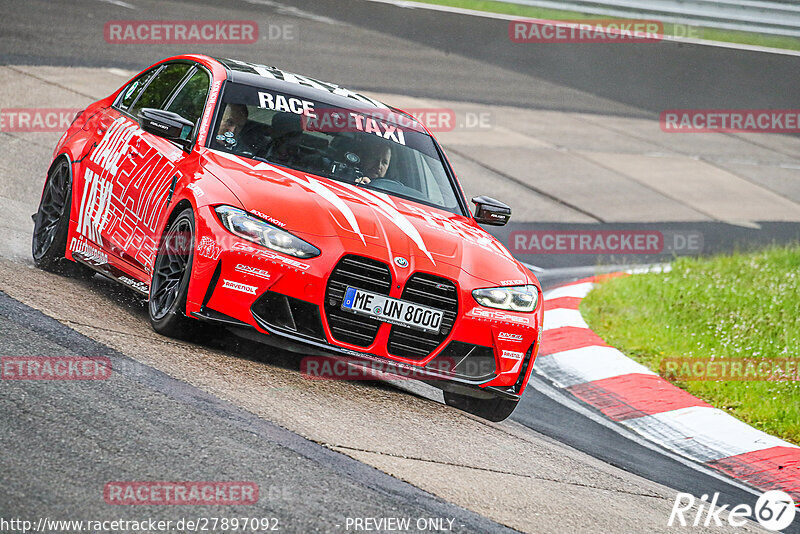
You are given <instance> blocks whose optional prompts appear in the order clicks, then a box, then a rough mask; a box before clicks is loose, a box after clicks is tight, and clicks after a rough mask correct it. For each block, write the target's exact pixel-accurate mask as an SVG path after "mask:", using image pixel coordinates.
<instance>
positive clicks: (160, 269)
mask: <svg viewBox="0 0 800 534" xmlns="http://www.w3.org/2000/svg"><path fill="white" fill-rule="evenodd" d="M194 228H195V226H194V214H193V213H192V210H191V209H190V208H187V209H185V210H183V211H182V212H180V213H179V214H178V216H177V217H175V219H174V220H173V221H172V222H171V223H170V224H169V226H168V227H167V230H166V231H165V232H164V235H163V236H162V238H161V243H160V245H159V247H158V253H157V254H156V260H155V263H154V265H153V279H152V281H151V282H150V298H149V301H148V306H147V308H148V312H149V315H150V324H151V325H152V326H153V329H154V330H155V331H156V332H158V333H159V334H162V335H165V336H169V337H174V338H179V339H188V338H191V337H194V335H195V333H196V332H197V328H198V325H199V321H196V320H193V319H189V318H187V317H186V295H187V293H188V290H189V278H191V274H192V259H193V252H194Z"/></svg>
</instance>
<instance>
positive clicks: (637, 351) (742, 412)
mask: <svg viewBox="0 0 800 534" xmlns="http://www.w3.org/2000/svg"><path fill="white" fill-rule="evenodd" d="M581 312H582V313H583V315H584V317H585V319H586V321H587V323H588V324H589V326H590V327H591V328H592V329H593V330H594V331H595V332H597V333H598V334H599V335H600V336H601V337H602V338H603V339H604V340H605V341H606V342H607V343H609V344H610V345H612V346H614V347H617V348H618V349H619V350H621V351H622V352H624V353H625V354H627V355H628V356H630V357H631V358H633V359H634V360H636V361H638V362H640V363H642V364H643V365H645V366H647V367H649V368H650V369H652V370H654V371H655V372H659V368H660V363H661V360H662V359H664V358H670V357H678V358H687V357H688V358H714V360H715V361H731V360H735V359H741V358H771V359H794V360H797V359H799V358H800V246H797V245H795V246H787V247H779V246H773V247H771V248H768V249H766V250H763V251H760V252H756V253H734V254H732V255H730V256H717V257H711V258H688V257H686V258H679V259H677V260H675V261H674V262H673V264H672V271H670V272H669V273H664V274H655V273H651V274H641V275H634V276H627V277H622V278H613V279H610V280H608V281H606V282H603V283H602V284H600V285H599V286H597V287H596V288H595V289H594V290H592V291H591V292H590V293H589V295H588V296H587V297H586V298H585V299H584V300H583V301H582V302H581ZM674 383H675V385H676V386H678V387H681V388H683V389H685V390H686V391H689V392H690V393H692V394H694V395H696V396H698V397H700V398H701V399H704V400H706V401H707V402H709V403H710V404H711V405H713V406H715V407H717V408H720V409H723V410H727V411H728V412H730V413H731V414H732V415H734V416H736V417H738V418H740V419H742V420H743V421H746V422H747V423H749V424H751V425H753V426H755V427H756V428H759V429H761V430H763V431H765V432H768V433H770V434H773V435H775V436H778V437H781V438H783V439H785V440H787V441H791V442H793V443H796V444H800V382H797V381H794V382H789V381H783V382H767V381H721V380H720V381H683V382H674Z"/></svg>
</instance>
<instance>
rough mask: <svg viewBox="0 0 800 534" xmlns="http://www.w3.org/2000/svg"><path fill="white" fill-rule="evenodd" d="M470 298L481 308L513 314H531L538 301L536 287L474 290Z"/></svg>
mask: <svg viewBox="0 0 800 534" xmlns="http://www.w3.org/2000/svg"><path fill="white" fill-rule="evenodd" d="M472 296H473V297H474V298H475V300H476V301H478V304H480V305H481V306H486V307H487V308H498V309H500V310H508V311H515V312H532V311H533V310H534V309H535V308H536V302H537V301H538V300H539V291H538V290H537V289H536V286H530V285H529V286H513V287H492V288H488V289H476V290H475V291H473V292H472Z"/></svg>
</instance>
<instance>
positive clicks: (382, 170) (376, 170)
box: [356, 143, 392, 184]
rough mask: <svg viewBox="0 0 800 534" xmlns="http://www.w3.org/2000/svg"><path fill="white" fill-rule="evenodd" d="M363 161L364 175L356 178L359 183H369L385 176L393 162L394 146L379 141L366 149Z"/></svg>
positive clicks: (362, 169)
mask: <svg viewBox="0 0 800 534" xmlns="http://www.w3.org/2000/svg"><path fill="white" fill-rule="evenodd" d="M362 161H363V164H362V165H361V171H362V172H363V173H364V176H363V177H362V178H359V179H358V180H356V182H357V183H361V184H368V183H370V182H371V181H372V180H379V179H381V178H385V177H386V171H388V170H389V165H390V164H391V163H392V147H390V146H389V145H388V144H386V143H378V144H376V145H374V146H372V147H370V148H369V149H368V150H367V151H366V154H365V155H364V158H363V159H362Z"/></svg>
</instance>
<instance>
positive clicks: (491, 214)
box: [472, 196, 511, 226]
mask: <svg viewBox="0 0 800 534" xmlns="http://www.w3.org/2000/svg"><path fill="white" fill-rule="evenodd" d="M472 202H474V203H475V220H476V221H477V222H479V223H480V224H490V225H492V226H504V225H505V224H506V223H507V222H508V220H509V219H510V218H511V208H510V207H508V206H507V205H506V204H503V203H502V202H500V201H499V200H495V199H493V198H490V197H485V196H480V197H475V198H473V199H472Z"/></svg>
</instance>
